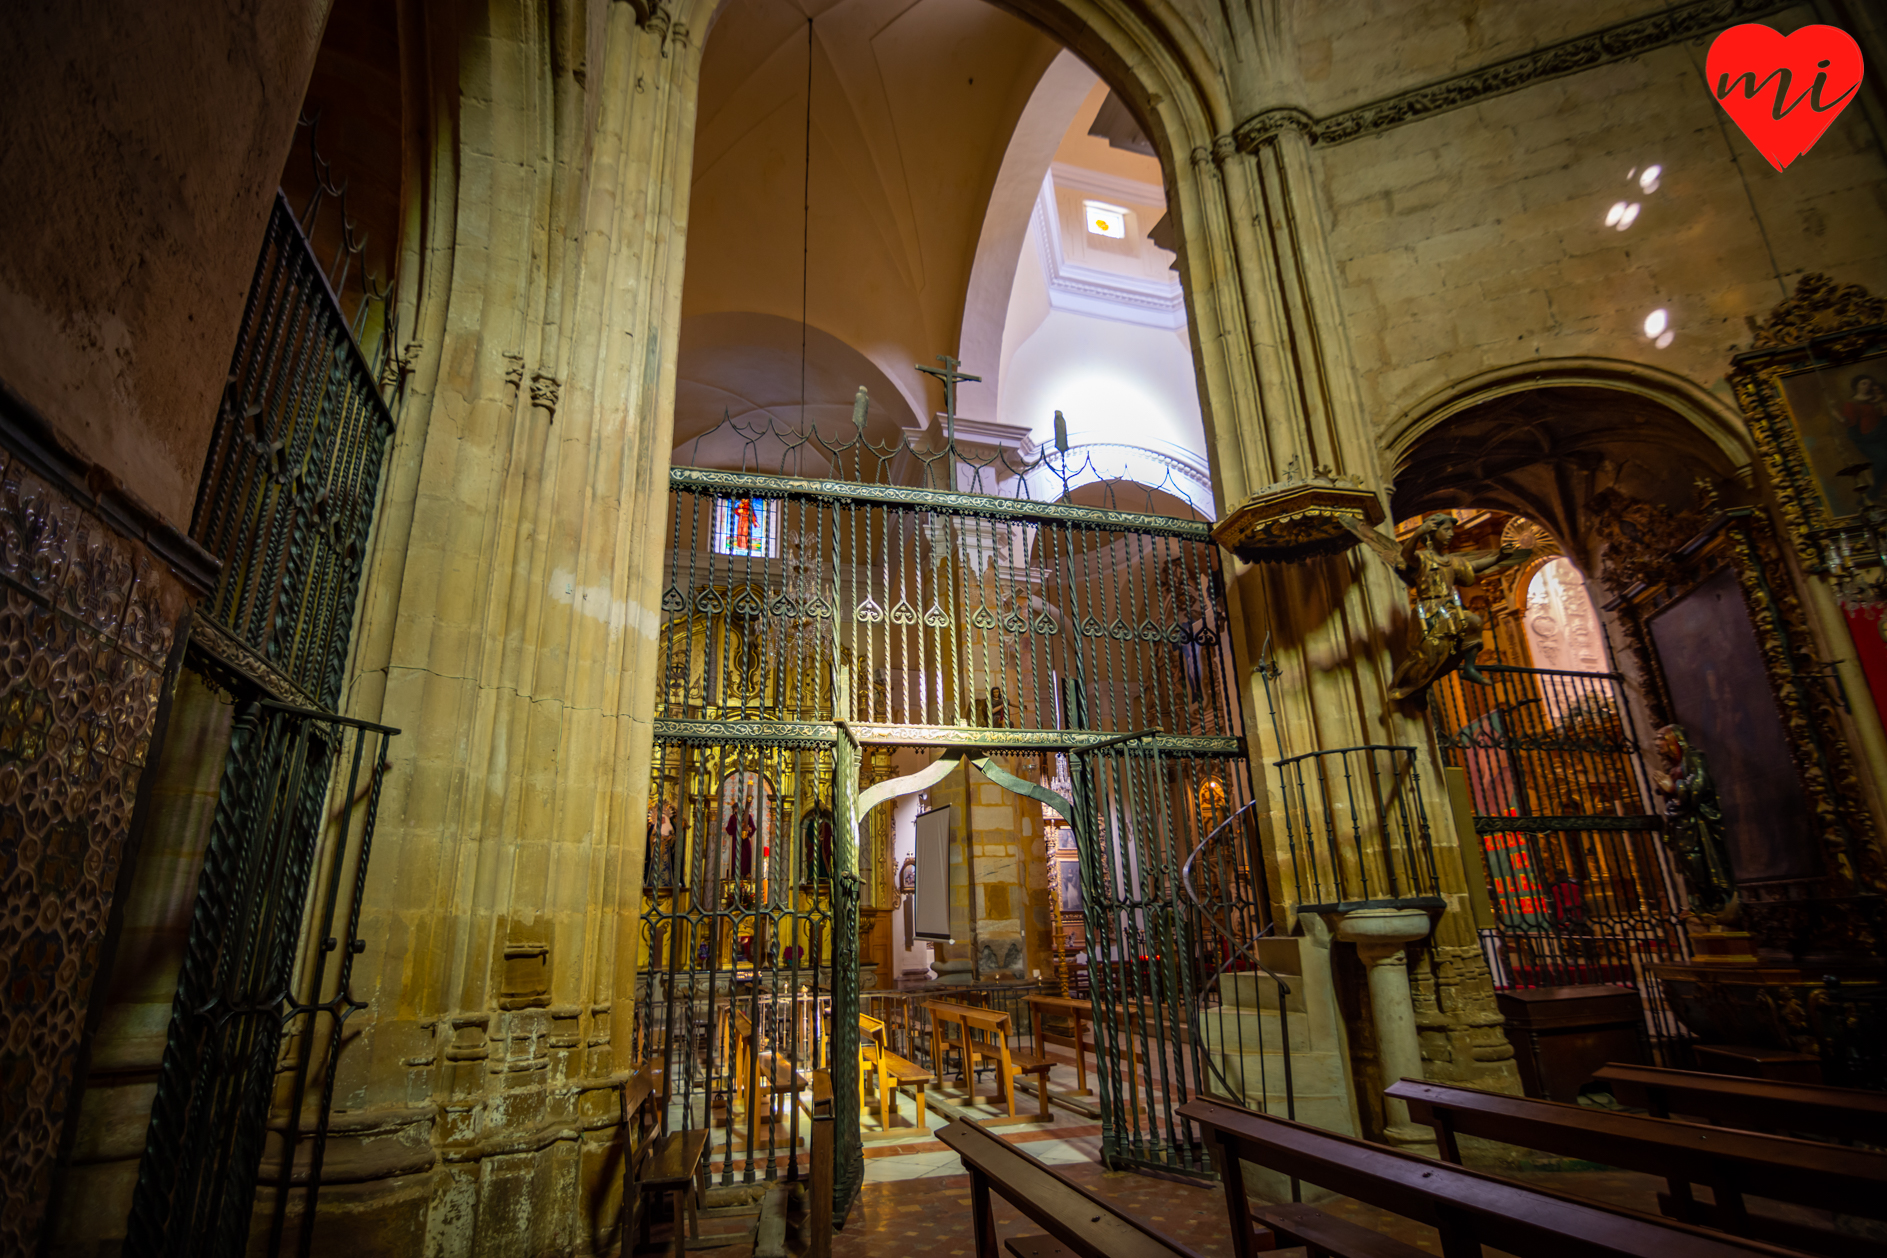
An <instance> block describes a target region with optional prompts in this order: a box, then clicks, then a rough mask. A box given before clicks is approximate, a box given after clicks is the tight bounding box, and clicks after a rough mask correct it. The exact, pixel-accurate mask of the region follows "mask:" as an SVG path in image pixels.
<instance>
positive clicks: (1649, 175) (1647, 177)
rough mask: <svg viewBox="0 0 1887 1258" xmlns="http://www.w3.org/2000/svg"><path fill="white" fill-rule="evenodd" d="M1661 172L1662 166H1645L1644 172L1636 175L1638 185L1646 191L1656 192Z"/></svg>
mask: <svg viewBox="0 0 1887 1258" xmlns="http://www.w3.org/2000/svg"><path fill="white" fill-rule="evenodd" d="M1663 173H1664V167H1662V166H1647V167H1645V173H1644V174H1642V175H1640V176H1638V186H1639V187H1640V188H1643V189H1644V190H1645V191H1646V192H1656V191H1657V190H1658V183H1659V182H1660V181H1659V176H1660V175H1662V174H1663Z"/></svg>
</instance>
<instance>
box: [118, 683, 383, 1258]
mask: <svg viewBox="0 0 1887 1258" xmlns="http://www.w3.org/2000/svg"><path fill="white" fill-rule="evenodd" d="M397 733H399V731H398V730H395V729H389V728H387V727H386V726H383V725H374V724H371V723H369V722H366V721H355V720H349V719H347V718H344V717H337V716H333V715H330V714H328V713H323V712H311V711H307V710H305V709H301V708H290V707H285V706H283V705H281V704H278V703H273V702H268V701H260V702H255V701H252V702H249V703H247V704H244V705H243V706H242V707H241V709H240V710H239V712H238V714H237V717H236V723H235V729H234V732H233V734H232V736H231V739H230V745H229V754H228V758H227V760H226V761H225V764H224V769H223V784H222V789H221V791H220V792H219V794H218V796H217V801H216V815H215V820H214V821H213V823H212V826H211V830H210V842H209V848H208V851H207V852H206V854H205V857H204V862H203V872H202V874H201V875H200V877H199V880H198V890H197V898H196V904H195V906H194V908H193V909H192V912H191V922H190V933H189V937H188V942H187V945H186V951H185V954H184V962H183V968H182V972H181V974H180V975H179V977H178V982H177V995H176V998H175V1000H174V1002H173V1004H172V1012H171V1020H170V1029H169V1032H168V1036H167V1040H166V1043H165V1048H164V1058H163V1064H162V1066H161V1067H160V1068H159V1073H158V1082H157V1095H156V1098H155V1100H154V1101H153V1103H152V1107H151V1122H150V1127H149V1130H148V1132H147V1134H146V1136H145V1146H144V1157H143V1160H142V1161H141V1162H140V1164H139V1167H138V1182H137V1188H136V1190H135V1193H134V1195H133V1198H132V1205H131V1217H130V1224H129V1229H128V1234H127V1236H126V1239H125V1252H126V1253H128V1254H135V1255H148V1256H151V1258H156V1256H158V1255H165V1256H169V1255H186V1254H187V1255H193V1256H194V1255H204V1254H209V1255H224V1256H228V1258H234V1256H235V1255H239V1254H243V1253H246V1252H248V1250H249V1247H250V1223H249V1220H250V1215H251V1213H252V1211H253V1209H254V1207H255V1203H256V1189H257V1186H258V1182H259V1180H260V1179H261V1176H260V1171H261V1168H262V1162H263V1146H264V1143H265V1132H266V1130H267V1125H268V1119H269V1113H270V1107H271V1102H272V1100H275V1099H277V1098H276V1094H277V1089H278V1087H280V1086H281V1085H283V1084H286V1087H285V1088H284V1089H283V1091H284V1093H285V1096H284V1097H283V1098H281V1099H284V1100H286V1102H287V1106H288V1108H287V1110H286V1126H285V1130H284V1131H283V1133H282V1140H281V1142H280V1156H279V1161H278V1163H277V1170H276V1174H275V1175H274V1176H273V1179H274V1187H275V1190H276V1191H275V1210H274V1214H273V1217H272V1221H271V1225H270V1247H269V1251H268V1252H271V1253H273V1252H277V1251H279V1249H280V1247H281V1242H282V1239H283V1236H284V1232H285V1229H286V1226H287V1221H288V1215H289V1198H290V1196H291V1194H292V1191H293V1187H294V1185H295V1184H296V1183H297V1182H299V1183H300V1185H301V1188H302V1194H301V1195H302V1199H301V1201H300V1203H299V1237H298V1252H300V1253H302V1254H308V1253H311V1252H312V1247H313V1227H314V1217H315V1215H314V1210H315V1198H316V1196H317V1194H318V1192H319V1189H320V1183H321V1167H322V1159H323V1156H324V1154H325V1151H326V1147H327V1136H328V1111H329V1107H330V1106H331V1104H332V1102H333V1099H334V1080H335V1070H336V1067H337V1064H338V1054H339V1051H340V1047H341V1042H342V1034H343V1031H344V1027H345V1023H346V1021H347V1018H348V1017H349V1015H350V1014H352V1013H353V1012H354V1011H355V1010H358V1009H364V1008H366V1005H365V1004H364V1003H363V1002H360V1001H357V1000H355V999H354V995H353V990H352V977H353V967H354V959H355V958H356V957H357V956H358V955H359V954H360V953H361V952H362V951H363V950H364V949H365V947H366V941H365V940H364V939H362V938H361V937H360V934H359V929H360V911H361V895H362V892H363V891H364V889H365V886H366V877H367V866H368V858H369V857H370V856H371V854H372V851H373V835H374V819H375V813H376V810H377V808H378V806H379V800H380V789H381V786H382V783H383V781H384V774H385V771H386V768H387V763H386V752H387V746H388V743H389V741H390V740H391V739H392V737H393V736H394V735H395V734H397ZM342 773H344V774H345V776H344V779H341V780H344V781H345V790H344V793H342V794H341V795H340V797H339V798H340V800H341V801H342V802H341V804H340V806H339V807H338V808H336V809H334V810H333V811H332V812H330V811H329V810H328V807H327V805H328V803H329V801H330V799H332V798H333V795H332V792H331V787H332V785H333V784H334V783H335V781H336V780H337V778H339V777H340V775H341V774H342ZM362 805H364V808H363V807H361V806H362ZM310 927H312V929H310ZM323 1018H325V1019H326V1023H325V1034H324V1033H323V1023H322V1020H323ZM285 1039H286V1040H287V1041H288V1043H287V1044H286V1045H285V1044H284V1040H285ZM311 1087H312V1088H313V1089H314V1091H315V1092H316V1094H317V1095H318V1103H317V1104H316V1106H315V1107H314V1123H313V1128H312V1130H311V1131H310V1132H308V1133H307V1137H306V1142H305V1144H304V1138H303V1130H302V1123H303V1107H304V1101H305V1099H306V1098H307V1096H308V1094H309V1091H310V1088H311ZM304 1154H305V1157H303V1156H302V1155H304Z"/></svg>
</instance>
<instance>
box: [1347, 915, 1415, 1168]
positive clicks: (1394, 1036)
mask: <svg viewBox="0 0 1887 1258" xmlns="http://www.w3.org/2000/svg"><path fill="white" fill-rule="evenodd" d="M1428 929H1429V917H1428V914H1427V913H1425V912H1423V911H1422V910H1420V909H1358V910H1357V911H1355V912H1353V913H1346V914H1344V915H1343V916H1342V917H1341V918H1340V919H1339V920H1338V922H1337V928H1336V935H1337V938H1339V939H1342V940H1345V941H1347V942H1349V943H1353V944H1355V945H1356V955H1357V956H1358V957H1360V958H1362V961H1363V965H1364V967H1365V968H1366V969H1367V970H1368V972H1369V1012H1370V1021H1371V1022H1372V1023H1373V1024H1374V1026H1375V1030H1376V1052H1377V1054H1378V1057H1379V1059H1380V1061H1381V1065H1382V1080H1381V1084H1382V1086H1384V1087H1387V1086H1388V1085H1389V1084H1391V1083H1394V1082H1395V1081H1396V1080H1398V1079H1421V1078H1423V1077H1425V1076H1424V1073H1423V1070H1422V1044H1421V1040H1420V1039H1419V1037H1418V1036H1417V1034H1416V1029H1415V1005H1414V1001H1413V999H1412V998H1411V995H1410V992H1409V962H1408V957H1407V955H1406V954H1405V953H1404V952H1403V947H1404V945H1406V944H1411V943H1414V942H1416V941H1417V940H1419V939H1424V938H1426V937H1427V935H1428ZM1382 1104H1383V1135H1384V1137H1385V1138H1386V1139H1387V1140H1388V1141H1389V1142H1390V1143H1391V1144H1396V1145H1400V1146H1402V1147H1404V1148H1409V1149H1412V1150H1414V1151H1415V1152H1418V1153H1426V1154H1428V1155H1430V1156H1434V1155H1435V1136H1434V1133H1433V1132H1432V1131H1431V1130H1430V1129H1429V1128H1427V1127H1424V1126H1419V1125H1417V1124H1415V1123H1413V1122H1411V1121H1410V1120H1409V1107H1408V1106H1407V1105H1405V1104H1403V1103H1402V1102H1401V1101H1398V1100H1394V1099H1392V1098H1389V1097H1384V1098H1383V1103H1382Z"/></svg>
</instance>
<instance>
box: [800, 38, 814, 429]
mask: <svg viewBox="0 0 1887 1258" xmlns="http://www.w3.org/2000/svg"><path fill="white" fill-rule="evenodd" d="M800 199H801V201H802V202H803V204H802V205H801V207H800V220H799V432H800V436H802V437H804V436H805V435H806V273H807V260H808V259H809V258H810V257H811V256H812V19H811V18H810V17H809V18H807V19H806V165H805V169H804V173H803V175H802V176H801V184H800Z"/></svg>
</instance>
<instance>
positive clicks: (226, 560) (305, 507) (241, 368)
mask: <svg viewBox="0 0 1887 1258" xmlns="http://www.w3.org/2000/svg"><path fill="white" fill-rule="evenodd" d="M392 432H393V418H392V416H391V414H390V413H389V412H388V410H387V406H386V403H385V402H384V401H383V400H382V399H381V396H380V390H379V387H378V385H377V383H376V380H375V377H374V373H373V372H372V371H371V370H370V369H369V367H368V364H367V360H366V359H365V357H363V355H362V354H361V351H360V348H359V347H358V346H357V345H356V344H355V342H354V338H353V333H352V330H351V329H350V327H349V325H348V323H347V321H346V319H345V318H343V316H342V314H341V310H340V306H339V304H338V302H337V300H336V298H335V295H334V290H333V289H332V288H331V287H330V286H329V284H328V277H327V275H326V274H325V273H324V271H323V270H322V268H321V266H320V264H319V263H318V262H317V261H316V260H315V257H314V254H313V253H312V251H311V250H310V248H309V245H308V239H307V237H306V236H305V235H304V234H303V233H302V229H301V226H300V224H298V223H297V222H296V219H295V215H294V213H293V212H292V211H291V210H290V208H289V205H288V200H287V198H286V197H284V196H282V195H280V194H279V193H278V194H277V196H276V200H275V208H274V211H273V212H272V213H271V214H270V216H269V225H268V231H267V235H266V237H265V238H264V241H263V246H262V254H261V257H260V259H259V260H258V261H257V263H256V273H255V280H254V282H253V284H252V285H251V286H250V289H249V300H248V303H247V305H246V306H245V307H244V309H243V320H242V327H241V331H240V334H239V336H238V338H237V342H236V351H235V354H234V356H233V358H232V360H231V362H230V369H229V381H228V384H227V385H226V386H225V388H224V390H223V400H222V405H221V407H220V409H219V410H218V412H217V417H216V428H215V432H214V434H213V436H212V437H211V440H210V450H209V456H208V458H207V460H206V461H205V465H204V470H203V479H202V482H201V484H200V485H199V487H198V490H197V502H196V510H195V514H194V518H193V520H192V522H191V526H190V535H191V537H192V538H193V539H195V541H196V542H197V543H198V544H199V545H201V546H202V547H203V548H204V549H205V550H207V551H209V552H210V553H211V554H212V555H215V556H216V558H217V559H218V560H220V561H221V563H222V579H221V580H220V581H219V582H218V584H217V587H216V590H215V592H214V593H212V594H211V596H210V597H209V598H208V599H206V600H204V602H203V604H202V605H201V606H200V607H199V608H198V614H199V615H203V616H208V617H210V618H212V619H214V620H215V621H216V622H217V624H219V625H221V626H222V627H223V628H224V629H225V630H227V631H228V632H229V633H230V634H232V635H234V636H235V637H236V638H237V639H238V640H239V641H240V642H241V643H242V644H243V645H245V646H247V647H248V648H249V649H251V650H252V651H254V652H256V653H257V654H258V655H260V656H261V657H262V659H263V660H265V661H266V662H267V663H268V664H269V665H270V666H272V667H273V668H274V669H275V671H276V672H278V673H279V674H281V676H282V677H283V678H285V679H286V680H287V681H288V682H289V683H291V684H292V685H293V686H295V687H296V688H297V689H299V690H300V691H301V693H302V694H304V695H306V696H307V698H308V700H309V702H310V703H311V704H312V705H315V706H319V707H325V708H330V709H331V708H334V707H335V706H336V705H337V704H338V703H339V701H340V693H341V678H342V674H343V672H344V671H345V668H346V654H347V643H348V635H349V633H350V632H351V630H352V626H353V618H354V601H355V597H356V595H357V593H358V591H359V587H360V578H361V572H362V568H363V565H364V561H365V558H366V550H367V536H368V532H369V530H370V528H371V527H372V523H373V514H374V505H375V497H376V495H377V493H378V491H379V485H380V464H381V456H382V453H383V452H384V450H385V447H386V443H387V438H388V437H389V436H390V435H391V434H392Z"/></svg>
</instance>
